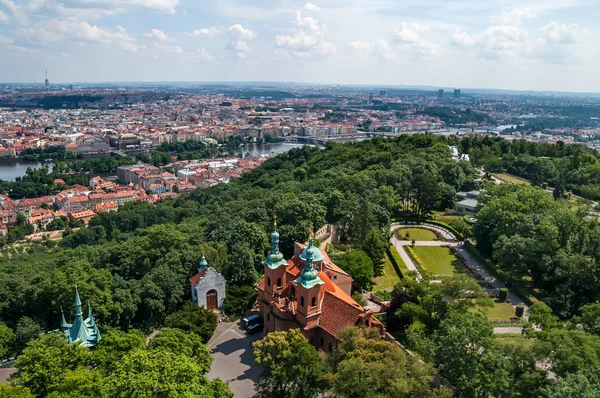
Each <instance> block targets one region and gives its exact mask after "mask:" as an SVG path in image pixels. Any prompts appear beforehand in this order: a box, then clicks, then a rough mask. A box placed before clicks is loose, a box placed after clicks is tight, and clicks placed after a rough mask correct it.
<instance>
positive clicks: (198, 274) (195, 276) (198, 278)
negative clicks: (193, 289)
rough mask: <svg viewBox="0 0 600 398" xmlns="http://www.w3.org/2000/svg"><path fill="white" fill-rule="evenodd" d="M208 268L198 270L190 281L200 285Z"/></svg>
mask: <svg viewBox="0 0 600 398" xmlns="http://www.w3.org/2000/svg"><path fill="white" fill-rule="evenodd" d="M207 269H208V268H204V269H203V270H202V271H200V272H198V273H197V274H196V275H194V276H192V277H191V278H190V279H189V281H190V282H191V283H192V285H193V286H196V285H198V282H199V281H200V279H201V278H202V277H204V274H206V270H207Z"/></svg>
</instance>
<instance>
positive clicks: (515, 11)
mask: <svg viewBox="0 0 600 398" xmlns="http://www.w3.org/2000/svg"><path fill="white" fill-rule="evenodd" d="M537 14H538V12H537V11H536V10H533V9H531V8H530V7H516V8H511V9H509V10H504V11H502V12H501V13H500V15H497V16H494V17H492V18H491V20H492V22H493V23H495V24H499V25H520V24H521V23H522V22H523V21H524V20H526V19H531V18H536V17H537Z"/></svg>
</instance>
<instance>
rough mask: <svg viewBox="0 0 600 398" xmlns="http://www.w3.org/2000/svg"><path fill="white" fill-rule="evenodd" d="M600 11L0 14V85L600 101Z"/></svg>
mask: <svg viewBox="0 0 600 398" xmlns="http://www.w3.org/2000/svg"><path fill="white" fill-rule="evenodd" d="M598 21H600V1H599V0H533V1H532V0H346V1H339V0H314V2H311V3H307V2H306V1H295V0H0V81H2V82H32V81H33V79H34V78H36V79H37V80H38V81H41V80H43V78H44V77H43V75H44V67H46V66H47V67H48V71H49V75H50V76H49V77H50V81H51V82H52V81H54V82H81V81H86V82H102V81H294V82H314V83H336V84H373V85H384V84H386V85H394V84H402V85H433V86H446V87H462V88H502V89H534V90H560V91H584V92H600V46H599V45H598V43H599V42H600V24H599V23H598Z"/></svg>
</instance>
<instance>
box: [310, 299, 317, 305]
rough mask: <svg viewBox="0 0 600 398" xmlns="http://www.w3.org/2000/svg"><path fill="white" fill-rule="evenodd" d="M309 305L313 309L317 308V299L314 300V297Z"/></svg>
mask: <svg viewBox="0 0 600 398" xmlns="http://www.w3.org/2000/svg"><path fill="white" fill-rule="evenodd" d="M311 305H312V306H313V307H316V306H317V298H316V297H313V298H312V302H311Z"/></svg>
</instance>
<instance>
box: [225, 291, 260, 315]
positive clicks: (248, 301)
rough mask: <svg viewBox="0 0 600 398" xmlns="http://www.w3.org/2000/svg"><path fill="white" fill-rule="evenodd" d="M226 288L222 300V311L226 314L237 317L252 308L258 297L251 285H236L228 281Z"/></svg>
mask: <svg viewBox="0 0 600 398" xmlns="http://www.w3.org/2000/svg"><path fill="white" fill-rule="evenodd" d="M226 288H227V292H226V293H227V295H226V296H225V299H224V300H223V311H224V312H225V314H227V316H229V317H234V318H239V317H241V316H242V315H244V314H245V313H246V312H248V311H250V310H251V309H252V306H253V305H254V303H255V302H256V299H257V297H258V293H257V292H256V289H255V288H254V287H253V286H249V285H243V286H237V285H234V284H231V283H228V284H227V286H226Z"/></svg>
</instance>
